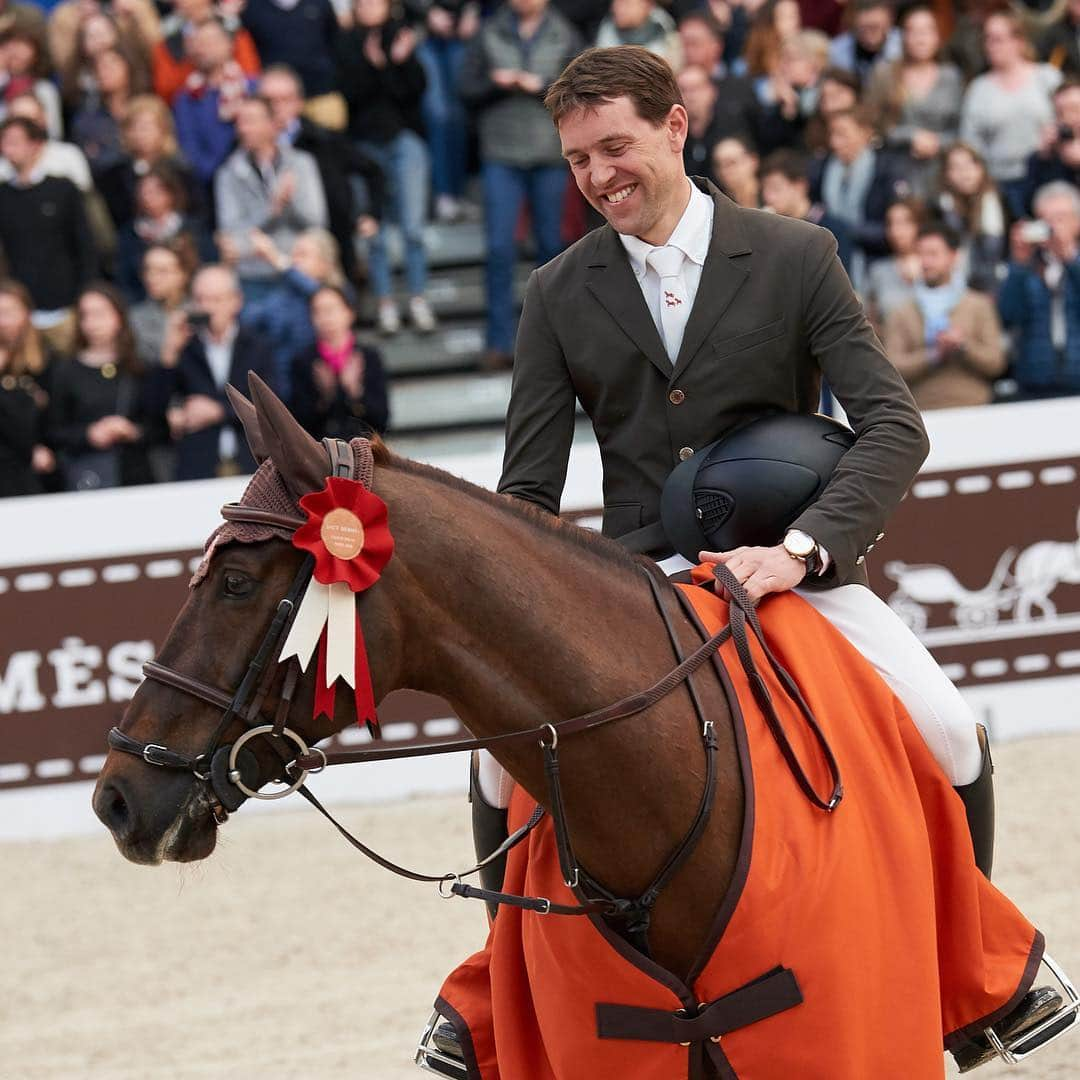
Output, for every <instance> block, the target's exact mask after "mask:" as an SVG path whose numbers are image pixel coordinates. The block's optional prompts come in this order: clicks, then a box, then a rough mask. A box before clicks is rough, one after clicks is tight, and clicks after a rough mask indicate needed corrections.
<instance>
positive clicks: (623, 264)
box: [586, 225, 671, 380]
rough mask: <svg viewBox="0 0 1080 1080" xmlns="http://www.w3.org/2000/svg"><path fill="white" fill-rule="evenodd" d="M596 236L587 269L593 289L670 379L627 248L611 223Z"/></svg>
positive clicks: (658, 335)
mask: <svg viewBox="0 0 1080 1080" xmlns="http://www.w3.org/2000/svg"><path fill="white" fill-rule="evenodd" d="M595 236H596V245H595V248H594V251H593V257H592V258H591V259H590V261H589V263H588V269H587V273H588V275H589V277H588V281H587V282H586V284H587V285H588V288H589V291H590V292H591V293H592V294H593V296H595V297H596V299H597V300H599V301H600V303H601V304H602V305H603V306H604V308H605V309H606V310H607V313H608V314H609V315H610V316H611V317H612V318H613V319H614V320H615V322H616V323H617V324H618V326H619V328H620V329H621V330H622V331H623V332H624V333H625V334H626V335H627V336H628V337H629V338H630V339H631V341H633V343H634V344H635V345H636V346H637V347H638V348H639V349H640V350H641V351H642V352H643V353H644V354H645V355H646V356H647V357H648V358H649V362H650V363H651V364H652V365H653V367H655V368H656V369H657V370H658V371H659V372H660V374H661V375H663V376H664V379H665V380H667V379H670V378H671V361H670V360H669V359H668V354H667V351H666V350H665V349H664V343H663V342H662V341H661V340H660V332H659V331H658V330H657V329H656V324H655V323H654V322H653V320H652V315H650V314H649V308H648V306H647V305H646V303H645V297H644V296H643V295H642V292H641V286H640V285H639V284H638V281H637V278H636V277H634V271H633V269H632V268H631V266H630V259H629V258H628V257H627V254H626V249H625V248H624V247H623V246H622V244H621V243H620V241H619V237H618V234H617V233H616V232H615V230H614V229H613V228H612V227H611V226H610V225H604V226H602V227H601V228H599V229H597V230H596V233H595Z"/></svg>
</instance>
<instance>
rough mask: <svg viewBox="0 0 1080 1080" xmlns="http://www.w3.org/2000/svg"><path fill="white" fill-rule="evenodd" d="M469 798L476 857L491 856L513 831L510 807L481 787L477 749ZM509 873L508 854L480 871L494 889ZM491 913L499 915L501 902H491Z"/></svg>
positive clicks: (498, 888) (485, 883)
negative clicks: (496, 802)
mask: <svg viewBox="0 0 1080 1080" xmlns="http://www.w3.org/2000/svg"><path fill="white" fill-rule="evenodd" d="M469 802H470V803H471V804H472V826H473V846H474V847H475V849H476V859H477V862H479V861H480V860H481V859H484V858H487V856H488V855H490V854H491V853H492V852H493V851H494V850H495V849H496V848H497V847H498V846H499V845H500V844H501V843H503V841H504V840H506V838H507V837H508V836H509V835H510V830H509V827H508V826H507V823H506V821H507V815H508V811H507V810H504V809H500V808H499V807H497V806H492V805H491V804H490V803H489V802H488V801H487V800H486V799H485V798H484V793H483V791H482V790H481V789H480V756H479V754H478V753H477V752H476V751H473V754H472V760H471V762H470V764H469ZM505 876H506V856H505V855H503V857H502V858H501V859H496V860H495V861H494V862H493V863H491V864H490V865H489V866H485V867H484V868H483V869H482V870H481V871H480V884H481V886H482V887H483V888H485V889H488V890H490V891H492V892H499V891H501V889H502V887H503V879H504V877H505ZM487 908H488V914H489V915H490V916H491V918H492V919H494V918H495V915H496V913H497V912H498V910H499V906H498V904H488V906H487Z"/></svg>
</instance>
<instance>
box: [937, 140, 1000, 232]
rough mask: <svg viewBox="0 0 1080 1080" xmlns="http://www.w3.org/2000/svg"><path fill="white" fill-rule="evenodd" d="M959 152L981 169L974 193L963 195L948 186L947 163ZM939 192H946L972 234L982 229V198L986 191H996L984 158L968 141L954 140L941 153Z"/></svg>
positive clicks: (984, 196) (942, 193)
mask: <svg viewBox="0 0 1080 1080" xmlns="http://www.w3.org/2000/svg"><path fill="white" fill-rule="evenodd" d="M958 151H959V152H960V153H962V154H967V155H968V157H970V158H971V160H972V161H974V162H975V163H976V164H977V165H978V166H979V168H980V169H982V183H981V184H980V185H979V190H978V191H976V192H975V194H974V195H964V194H963V193H962V192H959V191H956V190H955V189H953V188H952V187H950V186H949V180H948V175H947V174H948V165H949V158H950V157H951V156H952V155H953V154H955V153H957V152H958ZM939 187H940V194H939V196H938V198H939V199H940V198H941V195H944V194H948V195H949V196H950V197H951V198H952V201H953V205H954V206H955V208H956V212H957V214H958V215H959V216H960V218H961V219H962V220H963V222H964V227H965V228H966V229H967V230H968V231H969V232H970V233H972V234H978V233H979V232H981V230H982V204H983V199H984V198H986V196H987V194H988V193H991V192H992V193H994V194H996V193H997V187H996V185H995V184H994V180H993V177H991V175H990V170H989V169H988V168H987V167H986V160H985V159H984V158H983V156H982V154H980V153H979V151H978V150H976V149H975V147H974V146H972V145H971V144H970V143H966V142H954V143H953V144H952V146H950V147H949V148H948V149H947V150H946V151H945V152H944V153H943V154H942V155H941V179H940V180H939Z"/></svg>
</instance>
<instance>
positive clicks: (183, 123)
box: [173, 19, 254, 192]
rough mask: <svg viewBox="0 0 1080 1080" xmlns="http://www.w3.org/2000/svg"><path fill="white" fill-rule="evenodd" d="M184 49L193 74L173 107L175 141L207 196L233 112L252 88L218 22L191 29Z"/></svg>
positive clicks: (228, 141) (228, 143)
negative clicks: (187, 53)
mask: <svg viewBox="0 0 1080 1080" xmlns="http://www.w3.org/2000/svg"><path fill="white" fill-rule="evenodd" d="M188 48H189V49H190V54H189V55H190V58H191V62H192V64H193V65H194V68H195V70H194V71H193V72H192V73H191V74H190V75H189V76H188V80H187V82H186V83H185V84H184V89H183V90H181V91H180V93H179V94H177V96H176V101H175V103H174V105H173V113H174V115H175V117H176V136H177V139H178V141H179V143H180V148H181V150H183V152H184V157H186V158H187V160H188V161H189V162H190V163H191V165H192V167H193V168H194V170H195V174H196V176H198V178H199V180H200V181H201V182H202V183H203V185H204V187H205V189H206V191H207V192H209V191H210V188H211V185H212V183H213V179H214V173H215V172H217V170H218V168H219V167H220V166H221V165H222V164H223V163H224V161H225V159H226V158H227V157H228V156H229V154H230V153H231V152H232V148H233V143H234V142H235V132H234V130H233V124H234V122H235V120H236V112H237V109H238V108H239V106H240V102H241V101H243V99H244V98H245V97H246V96H247V95H248V94H249V93H250V92H251V90H252V88H253V86H254V83H253V82H252V81H251V80H250V79H249V78H248V77H247V76H246V75H245V74H244V71H243V69H242V68H241V67H240V65H239V64H238V63H237V62H236V61H235V60H234V59H233V58H232V53H233V46H232V37H231V36H230V35H229V32H228V30H226V29H225V25H224V24H223V23H222V22H221V20H220V19H207V20H206V22H204V23H201V24H200V25H199V26H198V27H196V29H195V32H194V33H193V34H192V35H191V36H190V37H189V38H188Z"/></svg>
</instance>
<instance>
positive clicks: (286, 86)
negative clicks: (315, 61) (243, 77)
mask: <svg viewBox="0 0 1080 1080" xmlns="http://www.w3.org/2000/svg"><path fill="white" fill-rule="evenodd" d="M259 95H260V96H261V97H264V98H266V100H267V101H269V102H270V108H271V109H272V110H273V113H274V123H275V124H276V125H277V127H278V129H279V130H281V131H284V130H285V129H286V128H287V127H288V126H289V125H290V124H291V123H292V122H293V121H294V120H296V119H297V117H299V115H300V113H301V112H303V110H304V99H303V96H302V95H301V94H300V88H299V87H298V86H297V84H296V82H295V81H294V80H293V79H290V78H289V76H288V75H274V74H271V75H264V76H263V79H262V82H260V83H259Z"/></svg>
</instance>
